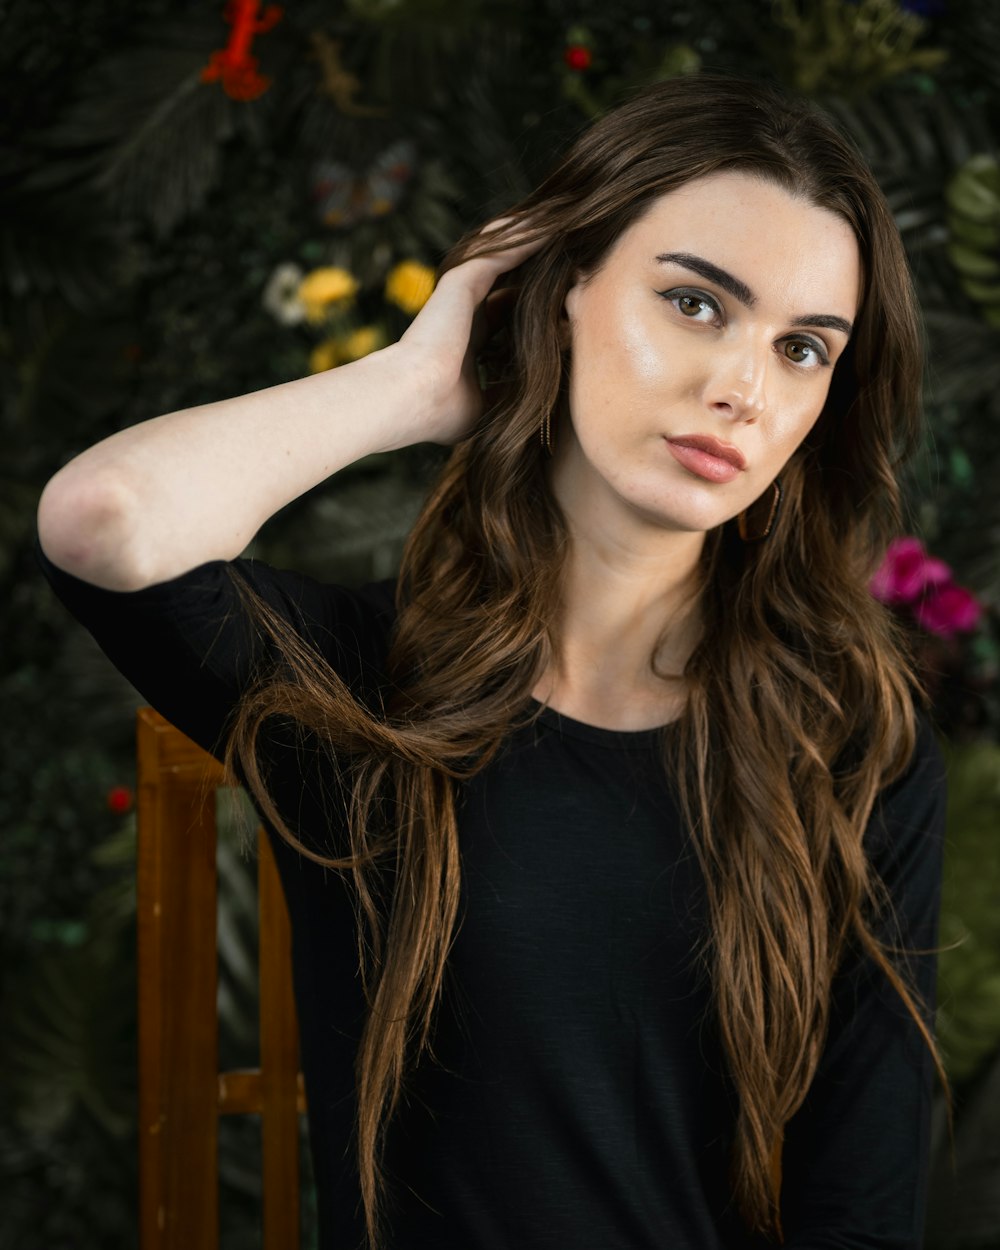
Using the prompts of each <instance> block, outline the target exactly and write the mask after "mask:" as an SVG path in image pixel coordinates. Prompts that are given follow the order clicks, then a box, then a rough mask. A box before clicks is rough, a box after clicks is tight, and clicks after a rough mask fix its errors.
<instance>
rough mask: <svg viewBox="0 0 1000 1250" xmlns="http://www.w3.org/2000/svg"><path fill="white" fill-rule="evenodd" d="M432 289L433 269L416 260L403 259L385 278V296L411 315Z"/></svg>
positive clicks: (416, 311)
mask: <svg viewBox="0 0 1000 1250" xmlns="http://www.w3.org/2000/svg"><path fill="white" fill-rule="evenodd" d="M433 290H434V270H433V269H431V267H430V266H429V265H422V264H421V263H420V262H419V261H417V260H403V261H400V263H399V264H398V265H397V266H396V267H395V268H394V269H393V270H392V271H391V273H390V274H389V276H388V278H387V279H386V283H385V298H386V299H387V300H388V301H389V302H390V303H392V304H397V305H398V306H399V307H400V308H402V310H403V312H406V313H410V314H411V315H412V314H415V313H418V312H419V311H420V310H421V308H423V306H424V305H425V304H426V303H427V301H428V300H429V299H430V297H431V292H432V291H433Z"/></svg>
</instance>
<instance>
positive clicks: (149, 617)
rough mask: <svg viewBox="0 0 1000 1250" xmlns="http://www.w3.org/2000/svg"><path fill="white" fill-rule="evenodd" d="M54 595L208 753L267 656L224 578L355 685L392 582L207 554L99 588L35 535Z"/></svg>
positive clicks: (373, 647)
mask: <svg viewBox="0 0 1000 1250" xmlns="http://www.w3.org/2000/svg"><path fill="white" fill-rule="evenodd" d="M35 555H36V559H37V561H38V564H39V566H40V568H41V570H42V573H43V574H44V576H45V578H46V580H47V581H48V582H49V584H50V586H51V587H52V589H53V591H54V592H55V594H56V596H57V598H58V599H59V600H60V601H61V602H62V603H63V604H64V606H65V607H66V608H67V609H68V610H69V612H70V613H71V614H72V615H73V616H74V617H76V619H77V620H78V621H79V622H80V623H81V624H82V625H83V626H84V627H85V628H86V629H87V630H88V632H89V633H90V634H91V635H92V636H93V638H94V639H95V640H96V642H97V643H98V645H99V646H100V648H101V650H102V651H103V652H104V654H105V655H106V656H107V657H108V659H109V660H110V661H111V663H112V664H113V665H114V666H115V668H117V669H118V671H119V672H120V673H122V675H123V676H124V677H126V678H127V679H128V681H129V682H131V683H132V685H133V686H134V687H135V688H136V690H138V691H139V693H140V694H141V695H142V697H143V698H144V699H146V700H148V702H149V703H150V705H151V706H152V707H154V708H155V709H156V710H157V711H158V712H160V713H161V714H162V715H163V716H165V717H166V718H167V720H169V721H170V723H171V724H172V725H175V726H176V727H177V728H178V729H179V730H181V732H182V733H184V734H186V735H187V736H188V737H189V738H191V739H193V740H194V741H195V742H197V743H198V745H199V746H201V747H203V748H204V749H205V750H206V751H208V752H210V753H211V754H212V755H214V756H215V757H216V758H217V759H221V757H222V750H223V748H224V745H225V731H226V728H227V719H228V717H229V714H230V713H231V711H232V710H233V708H234V707H235V705H236V703H237V702H238V700H239V698H240V695H241V694H242V693H243V692H244V691H245V690H246V689H247V687H248V685H249V683H250V681H251V679H252V677H253V675H254V671H255V668H256V667H257V666H258V665H261V664H264V665H266V664H267V663H268V662H269V660H271V659H273V658H275V657H274V656H273V655H272V654H271V652H272V648H271V644H270V642H269V640H268V639H267V638H266V637H265V636H264V635H262V634H261V632H260V631H259V630H258V629H257V628H256V627H255V625H254V624H253V623H252V622H251V620H250V619H249V617H248V614H247V610H246V608H245V607H244V605H243V601H242V599H241V597H240V595H239V593H238V591H237V589H236V587H235V586H234V585H233V582H232V579H231V577H230V570H232V571H234V572H236V573H237V574H238V575H239V576H241V577H242V578H243V579H244V580H245V581H246V582H248V583H249V585H250V586H251V587H252V588H253V589H254V590H255V591H256V592H257V593H258V594H259V595H260V596H261V597H262V598H263V599H265V600H266V601H267V603H268V604H269V605H270V606H271V607H272V608H273V609H274V610H275V611H276V612H277V613H278V614H279V615H280V616H281V617H282V618H283V619H284V620H285V621H287V622H288V623H289V624H290V625H291V626H292V627H293V628H294V629H295V631H296V632H297V633H298V634H299V636H300V637H302V638H304V639H305V640H307V641H308V642H309V643H310V645H311V646H313V647H314V648H315V649H316V650H317V651H318V652H319V654H320V655H322V656H323V657H325V658H326V659H327V660H328V661H329V663H330V664H331V666H332V667H333V668H334V670H335V671H336V672H337V673H338V674H339V675H340V676H341V677H342V678H343V679H344V680H345V681H347V682H348V683H349V684H351V685H352V687H354V688H356V689H357V688H363V687H364V686H365V685H366V684H367V682H368V681H370V680H372V679H373V678H372V675H373V674H375V673H377V672H378V671H380V669H381V667H382V662H383V660H384V655H385V651H386V647H387V638H388V632H389V629H390V627H391V621H392V617H393V613H394V608H393V590H392V583H391V582H380V583H373V584H371V585H370V586H367V587H362V588H361V589H359V590H351V589H348V588H346V587H343V586H338V585H332V584H328V583H324V582H320V581H317V580H316V579H315V578H312V577H309V576H308V575H306V574H304V573H299V572H296V571H293V570H290V569H279V568H274V567H272V566H271V565H268V564H266V563H264V562H262V561H260V560H253V559H248V558H239V559H236V560H231V561H226V560H210V561H208V562H207V563H205V564H201V565H199V566H198V567H197V568H193V569H190V570H189V571H188V572H186V573H183V574H181V575H180V576H179V577H174V578H171V579H170V580H168V581H164V582H159V583H157V584H155V585H152V586H147V587H144V588H143V589H141V590H134V591H117V590H106V589H104V588H102V587H99V586H95V585H93V584H92V583H90V582H86V581H83V580H81V579H80V578H78V577H74V576H73V575H72V574H71V573H68V572H66V571H65V570H64V569H61V568H59V567H58V566H57V565H55V564H53V563H52V561H51V560H50V559H49V558H48V556H47V555H46V554H45V552H44V550H43V549H42V546H41V542H40V541H39V538H38V533H37V530H36V533H35Z"/></svg>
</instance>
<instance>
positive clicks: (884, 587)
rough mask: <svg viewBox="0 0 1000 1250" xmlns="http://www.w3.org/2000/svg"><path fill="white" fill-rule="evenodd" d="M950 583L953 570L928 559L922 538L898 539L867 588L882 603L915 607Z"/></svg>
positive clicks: (930, 557)
mask: <svg viewBox="0 0 1000 1250" xmlns="http://www.w3.org/2000/svg"><path fill="white" fill-rule="evenodd" d="M950 582H951V569H950V568H949V567H948V565H947V564H945V562H944V561H943V560H936V559H935V558H934V557H933V556H929V555H928V554H927V552H926V550H925V549H924V544H923V543H922V542H921V541H920V539H919V538H912V537H911V538H895V539H893V541H892V542H891V543H890V544H889V547H888V549H887V551H886V553H885V558H884V559H883V561H882V563H881V564H880V565H879V567H878V569H877V570H876V572H875V576H874V577H873V578H872V580H871V582H870V583H869V587H868V588H869V590H870V591H871V592H872V594H873V595H874V596H875V598H876V599H879V600H881V602H882V603H913V602H914V601H915V600H917V599H921V598H922V597H923V596H924V595H925V594H926V593H927V592H928V591H929V590H931V589H932V588H934V587H938V586H944V585H948V584H949V583H950Z"/></svg>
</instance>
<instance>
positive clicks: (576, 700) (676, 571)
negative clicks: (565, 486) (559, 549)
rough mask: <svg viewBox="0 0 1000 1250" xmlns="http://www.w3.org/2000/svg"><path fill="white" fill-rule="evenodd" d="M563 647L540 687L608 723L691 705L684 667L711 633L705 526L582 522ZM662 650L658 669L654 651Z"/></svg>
mask: <svg viewBox="0 0 1000 1250" xmlns="http://www.w3.org/2000/svg"><path fill="white" fill-rule="evenodd" d="M567 519H568V520H569V521H570V522H571V533H572V539H571V542H570V548H569V552H568V554H567V560H566V565H565V567H564V570H563V584H562V603H561V610H560V616H559V620H558V622H557V627H556V631H555V636H556V640H557V646H556V652H555V654H554V656H553V661H552V663H551V664H550V666H549V668H548V669H547V670H546V671H545V672H544V673H542V674H541V675H540V676H539V679H538V681H537V682H536V684H535V687H534V689H533V690H532V694H533V696H534V697H535V698H536V699H538V700H540V701H541V702H543V703H548V704H549V705H550V706H551V707H553V708H555V709H556V710H557V711H559V712H563V713H564V714H565V715H566V716H571V717H573V719H575V720H581V721H584V722H585V723H587V724H594V725H600V726H602V727H603V728H608V729H647V728H651V727H653V726H655V725H660V724H665V723H666V722H667V721H670V720H674V719H676V717H677V716H679V715H680V712H681V711H682V710H683V705H684V700H685V683H684V681H683V678H682V677H681V674H682V672H683V668H684V665H685V663H686V662H687V659H688V657H689V656H690V654H691V652H692V651H693V650H694V648H695V646H696V645H697V643H698V640H699V638H700V634H701V626H700V613H699V611H698V599H697V594H696V592H695V587H696V586H697V581H698V561H699V557H700V554H701V549H702V546H703V544H704V538H705V536H704V534H701V533H662V532H661V533H659V534H656V535H650V536H647V538H653V539H655V541H647V542H645V543H642V542H640V541H636V540H635V536H632V537H633V541H631V542H623V541H622V534H621V532H620V531H619V533H618V534H617V535H613V534H609V533H608V532H606V531H603V530H598V531H596V532H595V530H594V529H593V528H591V527H588V526H587V525H586V524H584V525H583V526H580V525H573V524H572V518H567ZM654 657H655V665H656V671H654V669H653V665H652V661H653V659H654Z"/></svg>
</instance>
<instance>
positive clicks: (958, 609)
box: [913, 582, 983, 638]
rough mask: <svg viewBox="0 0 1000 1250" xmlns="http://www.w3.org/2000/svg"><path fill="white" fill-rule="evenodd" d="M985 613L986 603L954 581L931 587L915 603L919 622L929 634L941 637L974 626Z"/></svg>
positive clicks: (948, 636)
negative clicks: (984, 605)
mask: <svg viewBox="0 0 1000 1250" xmlns="http://www.w3.org/2000/svg"><path fill="white" fill-rule="evenodd" d="M982 614H983V605H982V604H981V603H980V602H979V600H978V599H977V598H976V597H975V595H973V594H972V593H971V591H968V590H966V589H965V588H964V586H956V585H955V584H954V582H948V583H946V584H945V585H942V586H934V587H932V588H931V589H930V591H929V592H928V594H927V595H925V596H924V597H923V598H922V599H921V600H920V602H919V603H915V604H914V605H913V615H914V617H915V618H916V621H917V624H918V625H920V626H921V628H923V629H926V630H927V632H928V633H929V634H938V635H940V637H942V638H950V637H951V636H952V635H953V634H956V633H959V632H966V631H968V630H970V629H975V628H976V626H977V625H978V624H979V618H980V617H981V616H982Z"/></svg>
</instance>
